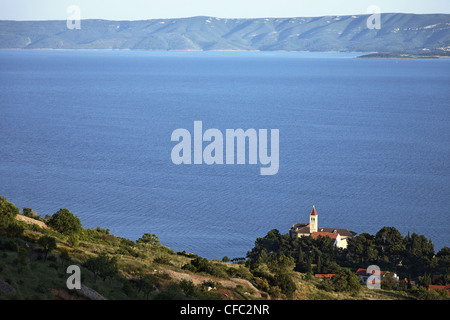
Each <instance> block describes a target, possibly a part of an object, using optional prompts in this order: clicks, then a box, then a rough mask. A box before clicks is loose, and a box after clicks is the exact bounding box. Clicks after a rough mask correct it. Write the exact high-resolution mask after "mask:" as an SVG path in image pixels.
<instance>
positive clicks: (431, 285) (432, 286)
mask: <svg viewBox="0 0 450 320" xmlns="http://www.w3.org/2000/svg"><path fill="white" fill-rule="evenodd" d="M428 290H447V291H448V293H450V284H448V285H446V286H437V285H433V284H430V285H428Z"/></svg>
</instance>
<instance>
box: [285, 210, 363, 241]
mask: <svg viewBox="0 0 450 320" xmlns="http://www.w3.org/2000/svg"><path fill="white" fill-rule="evenodd" d="M289 235H290V236H291V238H296V237H298V238H300V237H305V236H311V237H313V239H317V238H319V237H330V238H331V239H334V245H335V246H336V247H338V248H347V239H349V238H352V237H354V236H355V235H356V232H353V231H350V230H347V229H340V228H319V215H318V214H317V211H316V208H315V206H313V208H312V211H311V213H310V215H309V223H296V224H294V225H293V226H292V228H290V229H289Z"/></svg>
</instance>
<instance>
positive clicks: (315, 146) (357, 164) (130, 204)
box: [0, 50, 450, 258]
mask: <svg viewBox="0 0 450 320" xmlns="http://www.w3.org/2000/svg"><path fill="white" fill-rule="evenodd" d="M355 55H356V54H352V53H290V52H277V53H263V52H140V51H139V52H134V51H133V52H128V51H45V50H42V51H26V50H22V51H20V50H3V51H0V139H1V147H0V194H2V195H5V196H6V197H7V198H8V200H10V201H12V202H14V203H15V204H16V205H17V206H19V207H20V208H22V207H31V208H33V209H34V210H35V211H37V212H38V213H39V214H40V215H42V216H44V215H46V214H53V213H54V212H56V211H57V210H58V209H60V208H68V209H69V210H71V211H72V212H73V213H75V214H76V215H77V216H79V217H80V219H81V221H82V223H83V226H84V227H86V228H87V227H97V226H100V227H102V228H109V229H111V233H113V234H115V235H118V236H122V237H126V238H130V239H132V240H136V239H138V238H139V237H140V236H141V235H142V234H143V233H155V234H156V235H158V236H159V238H160V240H161V242H162V243H163V244H164V245H167V246H169V247H171V248H172V249H173V250H176V251H178V250H186V251H187V252H194V253H197V254H199V255H201V256H204V257H207V258H222V257H223V256H225V255H227V256H229V257H231V258H233V257H242V256H245V254H246V252H247V251H248V250H250V249H251V248H252V247H253V244H254V241H255V239H256V238H257V237H262V236H264V235H265V234H266V233H267V232H268V231H269V230H271V229H278V230H279V231H280V232H281V233H287V232H288V229H289V228H290V227H291V226H292V225H293V224H294V223H297V222H308V219H309V213H310V211H311V208H312V205H313V204H315V206H316V209H317V212H318V215H319V227H320V226H323V227H337V228H347V229H350V230H353V231H355V232H358V233H362V232H369V233H372V234H375V233H376V232H377V231H378V230H379V229H381V228H382V227H383V226H394V227H396V228H397V229H398V230H399V231H400V232H401V233H402V234H403V235H406V234H407V233H408V232H411V233H412V232H416V233H419V234H424V235H426V236H427V237H428V238H430V239H431V240H432V241H433V243H434V244H435V249H436V251H437V250H439V249H440V248H442V247H443V246H448V245H449V244H450V227H449V222H450V161H449V159H450V90H449V85H450V60H449V59H440V60H398V59H383V60H382V59H380V60H379V59H354V56H355ZM195 120H201V121H202V122H203V130H206V129H208V128H217V129H219V130H221V131H222V132H225V130H226V129H237V128H242V129H244V130H246V129H249V128H254V129H269V130H270V129H279V132H280V168H279V172H278V174H276V175H273V176H261V175H260V174H259V169H260V165H248V164H247V165H212V166H208V165H205V164H204V165H180V166H176V165H174V164H173V163H172V161H171V156H170V155H171V150H172V147H173V146H174V145H175V144H176V143H174V142H171V134H172V132H173V130H175V129H177V128H186V129H188V130H190V131H191V133H193V123H194V121H195Z"/></svg>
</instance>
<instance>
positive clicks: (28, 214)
mask: <svg viewBox="0 0 450 320" xmlns="http://www.w3.org/2000/svg"><path fill="white" fill-rule="evenodd" d="M22 213H23V215H24V216H25V217H28V218H32V219H37V220H39V218H40V217H39V215H38V214H37V213H36V211H34V210H32V209H31V208H23V209H22Z"/></svg>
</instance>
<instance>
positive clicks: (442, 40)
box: [0, 13, 450, 52]
mask: <svg viewBox="0 0 450 320" xmlns="http://www.w3.org/2000/svg"><path fill="white" fill-rule="evenodd" d="M368 17H369V15H353V16H325V17H316V18H312V17H308V18H267V19H222V18H212V17H192V18H179V19H154V20H139V21H109V20H81V29H79V30H77V29H75V30H70V29H68V28H67V26H66V21H65V20H61V21H54V20H52V21H0V49H12V48H20V49H129V50H261V51H276V50H283V51H353V52H413V51H428V50H432V51H435V50H443V51H449V50H450V15H449V14H419V15H416V14H402V13H386V14H382V15H381V29H379V30H378V29H372V30H371V29H368V28H367V19H368Z"/></svg>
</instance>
